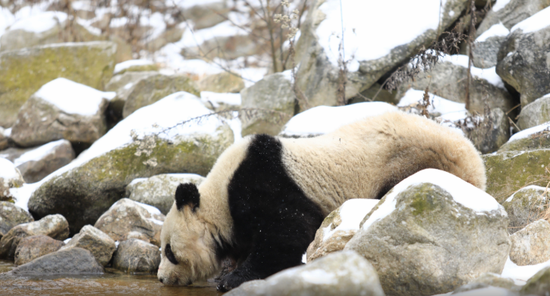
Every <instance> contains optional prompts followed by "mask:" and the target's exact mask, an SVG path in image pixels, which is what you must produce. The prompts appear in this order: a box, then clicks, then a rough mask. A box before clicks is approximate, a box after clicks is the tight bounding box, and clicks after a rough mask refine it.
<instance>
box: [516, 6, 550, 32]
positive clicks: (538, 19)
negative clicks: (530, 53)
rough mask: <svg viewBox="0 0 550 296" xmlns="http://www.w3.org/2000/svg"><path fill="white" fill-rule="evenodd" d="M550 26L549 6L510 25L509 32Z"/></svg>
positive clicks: (530, 30)
mask: <svg viewBox="0 0 550 296" xmlns="http://www.w3.org/2000/svg"><path fill="white" fill-rule="evenodd" d="M548 26H550V6H549V7H546V8H545V9H543V10H541V11H539V12H537V13H535V14H534V15H532V16H531V17H529V18H527V19H525V20H523V21H521V22H520V23H518V24H516V25H515V26H513V27H512V29H511V30H510V32H513V31H515V30H518V29H519V30H522V31H523V34H527V33H532V32H536V31H538V30H541V29H544V28H546V27H548Z"/></svg>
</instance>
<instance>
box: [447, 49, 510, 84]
mask: <svg viewBox="0 0 550 296" xmlns="http://www.w3.org/2000/svg"><path fill="white" fill-rule="evenodd" d="M440 61H441V62H449V63H453V64H455V65H457V66H461V67H464V68H468V56H466V55H462V54H456V55H452V56H450V55H444V56H443V57H441V58H440ZM470 72H471V73H472V75H473V76H474V77H477V78H479V79H484V80H486V81H487V82H489V83H490V84H492V85H494V86H496V87H498V88H502V89H506V88H505V87H504V82H502V79H500V76H498V74H497V72H496V66H495V67H491V68H486V69H482V68H477V67H475V66H473V65H472V67H471V69H470Z"/></svg>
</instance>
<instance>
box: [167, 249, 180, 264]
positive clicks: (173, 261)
mask: <svg viewBox="0 0 550 296" xmlns="http://www.w3.org/2000/svg"><path fill="white" fill-rule="evenodd" d="M164 254H165V255H166V258H168V260H170V262H172V263H173V264H174V265H177V264H178V260H176V256H174V253H172V248H171V247H170V244H166V246H165V247H164Z"/></svg>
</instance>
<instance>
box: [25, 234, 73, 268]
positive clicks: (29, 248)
mask: <svg viewBox="0 0 550 296" xmlns="http://www.w3.org/2000/svg"><path fill="white" fill-rule="evenodd" d="M62 246H63V242H62V241H60V240H56V239H53V238H51V237H49V236H46V235H33V236H27V237H25V238H22V239H21V240H20V241H19V244H18V245H17V248H16V249H15V255H14V263H15V265H16V266H18V265H23V264H25V263H28V262H31V261H32V260H34V259H36V258H38V257H42V256H44V255H47V254H50V253H53V252H55V251H57V250H59V249H60V248H61V247H62Z"/></svg>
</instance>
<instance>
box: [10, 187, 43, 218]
mask: <svg viewBox="0 0 550 296" xmlns="http://www.w3.org/2000/svg"><path fill="white" fill-rule="evenodd" d="M40 185H42V181H40V182H36V183H32V184H27V183H25V184H23V186H21V187H19V188H11V189H10V193H11V195H12V196H13V197H14V198H15V205H16V206H18V207H20V208H22V209H25V211H27V212H28V211H29V208H28V206H27V205H28V203H29V199H30V198H31V195H32V193H33V192H34V191H35V190H36V189H38V187H40Z"/></svg>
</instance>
